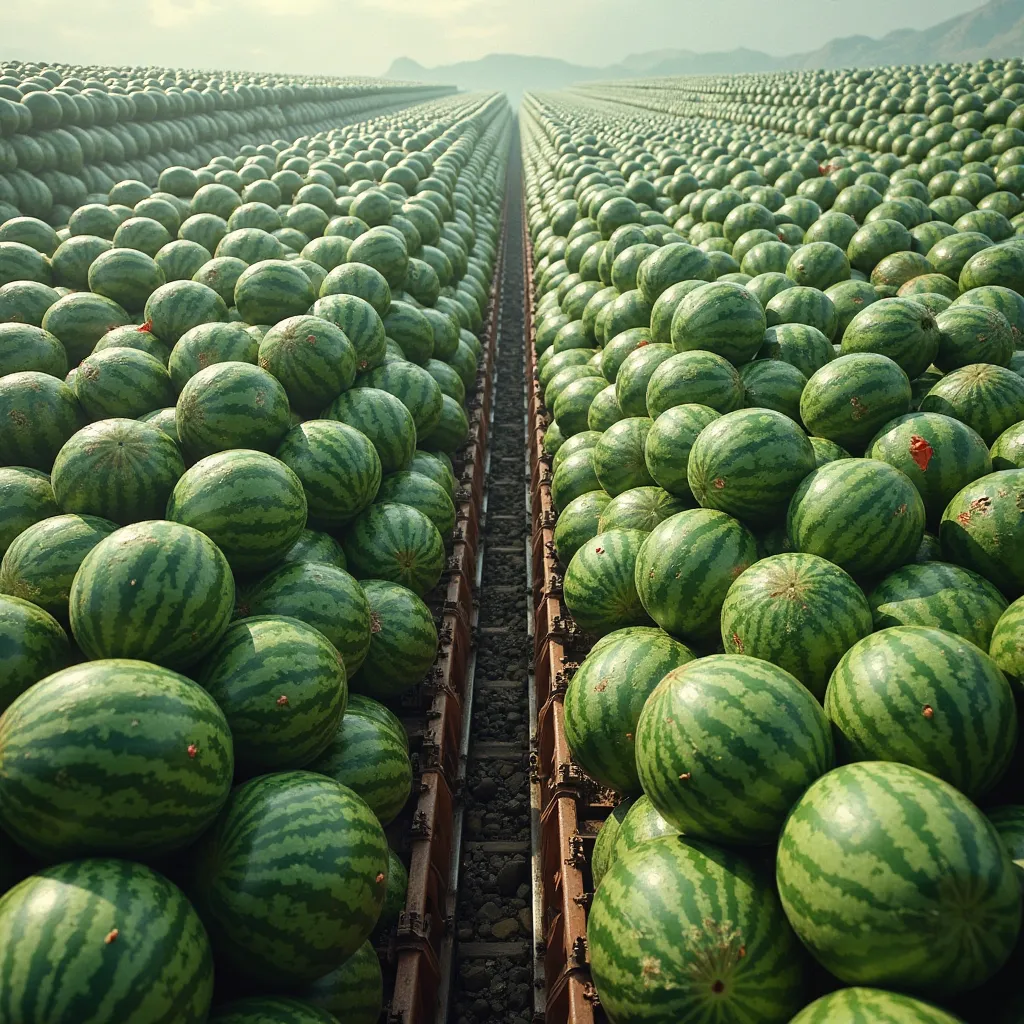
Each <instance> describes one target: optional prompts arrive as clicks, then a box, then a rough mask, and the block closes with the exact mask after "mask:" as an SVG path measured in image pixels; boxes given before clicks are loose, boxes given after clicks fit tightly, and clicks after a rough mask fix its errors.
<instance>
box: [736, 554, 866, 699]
mask: <svg viewBox="0 0 1024 1024" xmlns="http://www.w3.org/2000/svg"><path fill="white" fill-rule="evenodd" d="M871 629H872V623H871V608H870V607H869V606H868V602H867V600H866V599H865V597H864V594H863V592H862V591H861V589H860V587H858V586H857V584H856V583H854V581H853V580H852V579H851V578H850V577H849V576H848V575H847V574H846V573H845V572H843V570H842V569H840V568H839V567H838V566H836V565H833V564H832V563H831V562H829V561H826V560H825V559H824V558H819V557H818V556H817V555H806V554H798V553H785V554H779V555H772V556H770V557H768V558H763V559H761V560H760V561H758V562H755V563H754V564H753V565H752V566H751V567H750V568H749V569H747V570H746V572H744V573H743V574H742V575H740V576H739V577H738V578H737V579H736V582H735V583H733V584H732V586H731V587H730V588H729V592H728V593H727V594H726V597H725V603H724V604H723V605H722V617H721V630H722V646H723V647H724V648H725V650H726V652H727V653H729V654H746V655H749V656H751V657H754V658H761V659H763V660H764V661H770V662H772V664H774V665H778V666H779V667H780V668H783V669H785V670H786V671H787V672H789V673H791V674H792V675H794V676H795V677H796V678H797V679H798V680H799V681H800V682H801V683H803V684H804V686H806V687H807V689H808V690H810V691H811V693H813V694H814V695H815V697H817V698H818V699H819V700H821V699H822V698H823V697H824V696H825V687H826V686H827V685H828V680H829V677H830V676H831V675H832V670H833V669H834V668H835V667H836V664H837V663H838V661H839V659H840V658H841V657H842V655H843V654H844V653H845V652H846V651H847V650H849V648H850V647H852V646H853V645H854V644H855V643H856V642H857V641H858V640H859V639H860V638H861V637H864V636H867V634H868V633H870V632H871Z"/></svg>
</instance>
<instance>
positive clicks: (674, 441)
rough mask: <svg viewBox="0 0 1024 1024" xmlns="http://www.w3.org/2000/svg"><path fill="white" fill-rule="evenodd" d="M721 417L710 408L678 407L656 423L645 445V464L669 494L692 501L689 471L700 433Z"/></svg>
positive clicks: (659, 417)
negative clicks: (694, 444)
mask: <svg viewBox="0 0 1024 1024" xmlns="http://www.w3.org/2000/svg"><path fill="white" fill-rule="evenodd" d="M718 415H719V414H718V413H717V412H716V411H715V410H714V409H712V408H710V407H709V406H706V405H677V406H674V407H673V408H672V409H669V410H668V411H666V412H664V413H662V414H661V415H660V416H658V418H657V419H656V420H655V421H654V426H653V427H652V428H651V431H650V433H649V434H648V435H647V440H646V442H645V444H644V461H645V462H646V463H647V469H648V471H649V472H650V474H651V476H652V477H653V478H654V481H655V482H656V483H657V484H659V485H660V486H661V487H663V488H664V489H665V490H666V491H668V492H669V494H674V495H676V496H677V497H679V498H683V499H684V500H687V499H689V500H692V499H693V492H692V491H691V490H690V481H689V479H688V478H687V469H688V467H689V464H690V451H691V450H692V448H693V443H694V441H696V440H697V436H698V435H699V434H700V432H701V431H702V430H703V429H704V428H705V427H706V426H707V425H708V424H709V423H711V422H712V421H713V420H715V419H717V418H718Z"/></svg>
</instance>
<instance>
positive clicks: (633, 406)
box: [615, 345, 674, 416]
mask: <svg viewBox="0 0 1024 1024" xmlns="http://www.w3.org/2000/svg"><path fill="white" fill-rule="evenodd" d="M673 354H674V353H673V350H672V347H671V346H670V345H643V346H641V347H639V348H637V349H636V350H635V351H633V352H631V353H630V354H629V355H628V356H626V358H625V359H624V360H623V361H622V365H621V366H620V367H619V372H618V373H617V374H616V377H615V397H616V399H617V400H618V403H619V408H620V409H621V410H622V412H623V414H624V415H626V416H647V415H649V413H648V409H647V389H648V386H649V384H650V381H651V378H652V377H653V375H654V373H655V372H656V371H657V369H658V367H659V366H661V365H662V364H663V363H665V362H666V361H667V360H669V359H671V358H672V356H673Z"/></svg>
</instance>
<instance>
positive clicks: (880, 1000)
mask: <svg viewBox="0 0 1024 1024" xmlns="http://www.w3.org/2000/svg"><path fill="white" fill-rule="evenodd" d="M790 1024H962V1021H961V1020H960V1018H959V1017H954V1016H953V1015H952V1014H951V1013H946V1011H945V1010H940V1009H939V1008H938V1007H937V1006H932V1004H931V1003H923V1002H921V1000H920V999H914V998H912V997H911V996H904V995H900V994H899V993H898V992H886V991H884V990H883V989H878V988H842V989H840V990H839V991H838V992H832V993H830V994H829V995H827V996H822V997H821V998H820V999H815V1001H814V1002H813V1003H811V1005H810V1006H807V1007H805V1008H804V1009H803V1010H801V1011H800V1012H799V1013H798V1014H797V1015H796V1016H795V1017H794V1018H793V1020H792V1021H791V1022H790Z"/></svg>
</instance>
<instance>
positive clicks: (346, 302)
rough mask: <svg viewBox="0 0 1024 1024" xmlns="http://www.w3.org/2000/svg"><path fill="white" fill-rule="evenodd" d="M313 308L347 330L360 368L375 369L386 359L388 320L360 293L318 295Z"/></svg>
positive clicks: (315, 312)
mask: <svg viewBox="0 0 1024 1024" xmlns="http://www.w3.org/2000/svg"><path fill="white" fill-rule="evenodd" d="M310 312H311V313H312V314H313V316H318V317H320V318H322V319H323V320H329V321H330V322H331V323H332V324H334V325H335V327H340V328H341V329H342V331H344V332H345V337H346V338H348V340H349V341H350V342H352V344H353V346H354V347H355V350H356V370H357V371H363V370H372V369H374V367H377V366H380V365H381V363H383V362H384V352H385V349H386V345H387V342H386V338H385V333H384V323H383V321H382V320H381V318H380V314H379V313H378V312H377V310H376V309H374V308H373V306H371V305H370V303H369V302H367V301H366V299H363V298H360V297H359V296H358V295H328V296H326V297H325V298H322V299H317V301H316V302H315V303H314V304H313V308H312V309H311V310H310Z"/></svg>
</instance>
